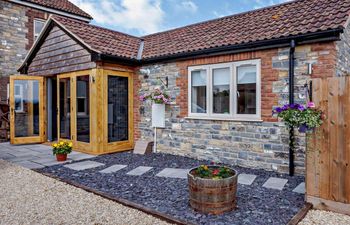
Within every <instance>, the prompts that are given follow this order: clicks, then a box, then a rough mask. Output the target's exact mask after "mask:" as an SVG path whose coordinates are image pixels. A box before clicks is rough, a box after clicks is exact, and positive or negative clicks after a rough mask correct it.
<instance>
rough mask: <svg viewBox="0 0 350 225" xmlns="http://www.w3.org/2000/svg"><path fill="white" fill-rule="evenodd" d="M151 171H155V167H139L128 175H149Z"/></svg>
mask: <svg viewBox="0 0 350 225" xmlns="http://www.w3.org/2000/svg"><path fill="white" fill-rule="evenodd" d="M151 169H153V167H151V166H139V167H137V168H135V169H133V170H131V171H129V172H128V173H126V174H127V175H131V176H141V175H142V174H144V173H147V172H148V171H150V170H151Z"/></svg>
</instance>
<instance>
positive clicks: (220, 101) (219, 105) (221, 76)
mask: <svg viewBox="0 0 350 225" xmlns="http://www.w3.org/2000/svg"><path fill="white" fill-rule="evenodd" d="M213 113H219V114H229V113H230V68H220V69H213Z"/></svg>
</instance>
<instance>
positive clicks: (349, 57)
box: [337, 25, 350, 76]
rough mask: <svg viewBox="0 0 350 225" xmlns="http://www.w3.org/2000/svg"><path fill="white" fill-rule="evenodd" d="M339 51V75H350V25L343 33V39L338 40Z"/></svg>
mask: <svg viewBox="0 0 350 225" xmlns="http://www.w3.org/2000/svg"><path fill="white" fill-rule="evenodd" d="M337 51H338V57H337V58H338V62H337V76H344V75H350V25H348V27H347V28H346V29H345V30H344V33H343V34H342V35H341V41H339V42H337Z"/></svg>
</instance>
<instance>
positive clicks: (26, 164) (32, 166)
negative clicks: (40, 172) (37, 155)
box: [14, 161, 45, 169]
mask: <svg viewBox="0 0 350 225" xmlns="http://www.w3.org/2000/svg"><path fill="white" fill-rule="evenodd" d="M14 164H16V165H19V166H22V167H25V168H27V169H40V168H44V167H45V166H43V165H40V164H38V163H34V162H31V161H20V162H15V163H14Z"/></svg>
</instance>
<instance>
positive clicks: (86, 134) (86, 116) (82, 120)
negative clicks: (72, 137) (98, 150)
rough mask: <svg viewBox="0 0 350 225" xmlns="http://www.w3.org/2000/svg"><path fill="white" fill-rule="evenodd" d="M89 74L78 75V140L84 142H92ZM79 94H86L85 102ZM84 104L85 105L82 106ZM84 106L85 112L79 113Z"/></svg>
mask: <svg viewBox="0 0 350 225" xmlns="http://www.w3.org/2000/svg"><path fill="white" fill-rule="evenodd" d="M89 80H90V79H89V76H88V75H87V76H79V77H77V99H76V102H77V106H76V110H77V113H76V114H77V140H78V141H82V142H90V112H89V106H90V103H89V102H90V89H89ZM79 95H82V96H86V98H84V99H83V100H84V103H82V99H81V98H79ZM82 105H83V106H82ZM82 107H83V108H84V110H83V112H84V113H79V110H82Z"/></svg>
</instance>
